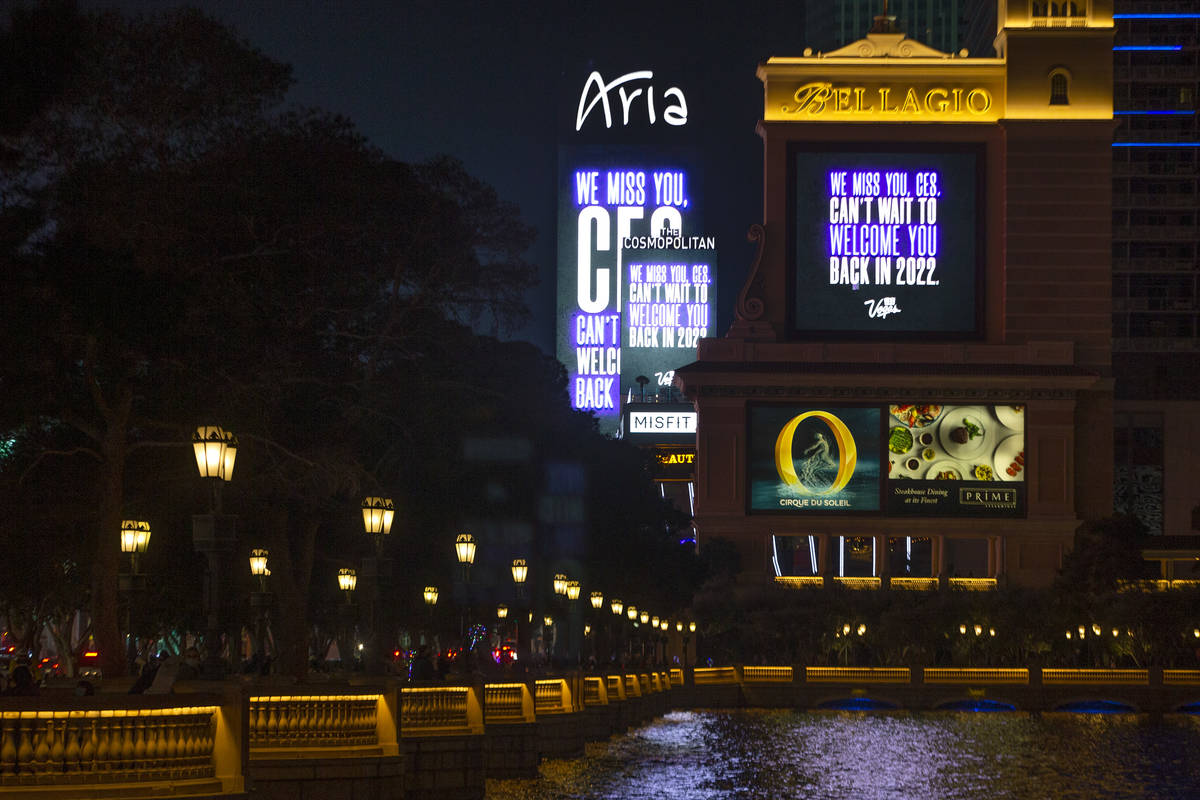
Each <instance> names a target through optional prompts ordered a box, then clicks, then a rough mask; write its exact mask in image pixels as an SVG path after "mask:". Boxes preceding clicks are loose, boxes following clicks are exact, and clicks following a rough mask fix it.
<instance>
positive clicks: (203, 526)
mask: <svg viewBox="0 0 1200 800" xmlns="http://www.w3.org/2000/svg"><path fill="white" fill-rule="evenodd" d="M192 451H193V454H194V456H195V460H196V471H197V472H198V473H199V474H200V477H201V478H203V479H205V480H206V481H208V482H209V484H211V486H212V502H211V506H210V512H209V513H208V514H196V515H194V516H193V517H192V546H193V547H194V548H195V549H196V552H198V553H203V554H204V556H205V558H206V560H207V562H208V563H207V567H208V569H207V572H206V574H205V583H204V611H205V620H206V623H205V633H204V648H205V651H206V658H205V664H204V677H206V678H208V679H210V680H211V679H219V678H222V677H224V675H225V672H226V670H227V665H226V663H225V661H224V659H223V658H222V657H221V653H222V650H223V648H224V643H223V641H222V639H223V638H224V637H225V635H226V634H227V632H228V631H229V628H230V625H229V619H230V616H231V615H230V604H231V601H232V596H233V591H232V587H231V586H230V581H231V579H232V577H233V552H234V547H235V546H236V544H237V518H236V517H234V516H232V515H228V514H223V513H221V486H222V485H223V484H225V483H228V482H229V481H231V480H232V479H233V468H234V465H235V464H236V462H237V454H238V440H237V437H236V436H234V435H233V433H232V432H231V431H227V430H225V429H224V428H221V427H220V426H218V425H201V426H200V427H198V428H196V430H195V431H194V432H193V433H192ZM229 640H230V641H234V637H232V636H230V638H229Z"/></svg>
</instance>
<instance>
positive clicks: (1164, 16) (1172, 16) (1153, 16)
mask: <svg viewBox="0 0 1200 800" xmlns="http://www.w3.org/2000/svg"><path fill="white" fill-rule="evenodd" d="M1113 19H1200V14H1113Z"/></svg>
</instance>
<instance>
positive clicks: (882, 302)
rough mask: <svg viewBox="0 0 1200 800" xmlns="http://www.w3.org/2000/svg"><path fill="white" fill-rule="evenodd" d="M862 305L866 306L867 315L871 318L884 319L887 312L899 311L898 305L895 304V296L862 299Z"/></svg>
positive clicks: (895, 312)
mask: <svg viewBox="0 0 1200 800" xmlns="http://www.w3.org/2000/svg"><path fill="white" fill-rule="evenodd" d="M863 305H864V306H866V307H867V316H868V317H869V318H871V319H884V318H886V317H887V315H888V314H899V313H900V306H898V305H896V298H894V297H881V298H880V299H878V300H864V301H863Z"/></svg>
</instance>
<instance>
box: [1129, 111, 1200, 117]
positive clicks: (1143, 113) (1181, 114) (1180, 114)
mask: <svg viewBox="0 0 1200 800" xmlns="http://www.w3.org/2000/svg"><path fill="white" fill-rule="evenodd" d="M1195 113H1196V112H1195V111H1114V112H1113V116H1114V117H1115V116H1121V115H1133V114H1136V115H1138V116H1149V115H1152V114H1166V115H1170V116H1173V117H1190V116H1192V115H1193V114H1195Z"/></svg>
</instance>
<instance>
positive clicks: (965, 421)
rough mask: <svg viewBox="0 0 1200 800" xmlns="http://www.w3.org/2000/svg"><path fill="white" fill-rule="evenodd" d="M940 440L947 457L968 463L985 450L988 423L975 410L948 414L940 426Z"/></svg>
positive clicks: (962, 409) (958, 410)
mask: <svg viewBox="0 0 1200 800" xmlns="http://www.w3.org/2000/svg"><path fill="white" fill-rule="evenodd" d="M938 439H940V440H941V443H942V449H944V450H945V451H946V454H947V455H949V456H950V457H951V458H958V459H962V460H964V461H967V460H970V459H971V458H973V457H974V456H976V455H977V454H978V453H979V452H980V451H982V450H983V446H984V443H985V442H986V441H987V423H986V422H984V420H983V416H982V415H981V414H979V413H978V412H977V411H975V409H972V408H961V409H957V410H956V411H955V412H954V413H951V414H947V415H946V416H945V418H944V419H943V420H942V424H941V425H939V426H938Z"/></svg>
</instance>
